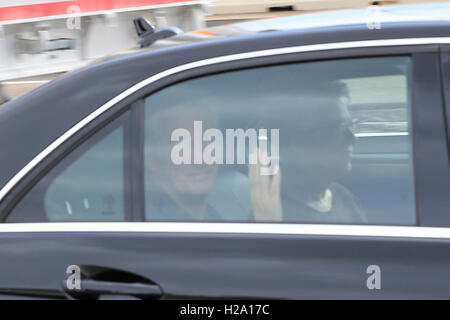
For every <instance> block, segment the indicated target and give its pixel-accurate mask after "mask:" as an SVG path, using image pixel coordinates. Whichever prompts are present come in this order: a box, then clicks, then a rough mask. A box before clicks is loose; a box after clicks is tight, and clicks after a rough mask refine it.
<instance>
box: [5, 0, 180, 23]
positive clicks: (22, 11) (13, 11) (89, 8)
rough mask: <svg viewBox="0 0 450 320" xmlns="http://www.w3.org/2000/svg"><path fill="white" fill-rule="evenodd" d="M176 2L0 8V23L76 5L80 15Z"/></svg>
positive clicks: (81, 1) (123, 0)
mask: <svg viewBox="0 0 450 320" xmlns="http://www.w3.org/2000/svg"><path fill="white" fill-rule="evenodd" d="M176 2H187V1H179V0H73V1H67V2H55V3H44V4H32V5H27V6H17V7H6V8H0V21H11V20H21V19H31V18H39V17H48V16H59V15H64V14H67V8H68V7H69V6H71V5H77V6H78V7H79V8H80V11H81V13H87V12H95V11H104V10H113V9H125V8H134V7H143V6H151V5H160V4H168V3H176Z"/></svg>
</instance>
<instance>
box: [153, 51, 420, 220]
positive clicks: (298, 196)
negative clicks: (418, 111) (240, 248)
mask: <svg viewBox="0 0 450 320" xmlns="http://www.w3.org/2000/svg"><path fill="white" fill-rule="evenodd" d="M410 86H411V81H410V58H409V57H385V58H358V59H343V60H332V61H320V62H310V63H298V64H287V65H279V66H271V67H263V68H254V69H247V70H240V71H233V72H227V73H221V74H216V75H210V76H205V77H201V78H196V79H191V80H188V81H184V82H181V83H178V84H175V85H173V86H170V87H167V88H165V89H163V90H160V91H158V92H156V93H154V94H152V95H150V96H149V97H147V98H146V99H145V152H144V154H145V159H144V164H145V166H144V167H145V197H146V199H145V207H146V208H145V216H146V220H147V221H282V222H292V223H350V224H401V225H413V224H415V223H416V215H415V203H414V183H413V167H412V145H411V126H410V120H409V114H410V108H411V106H410Z"/></svg>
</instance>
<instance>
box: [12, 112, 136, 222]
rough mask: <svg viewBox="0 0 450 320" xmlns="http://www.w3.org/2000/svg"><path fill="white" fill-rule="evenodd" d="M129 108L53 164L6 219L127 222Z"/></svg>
mask: <svg viewBox="0 0 450 320" xmlns="http://www.w3.org/2000/svg"><path fill="white" fill-rule="evenodd" d="M128 113H129V112H127V113H125V114H124V115H122V116H121V117H120V118H118V119H116V120H114V121H113V122H111V123H109V124H108V125H107V126H106V127H104V128H102V129H101V130H100V131H99V132H97V133H95V134H94V135H93V136H91V137H90V138H89V139H88V140H87V141H85V142H83V143H82V144H81V145H80V146H79V147H78V148H76V149H75V150H74V151H72V152H71V153H70V154H69V155H68V156H66V157H65V158H64V159H63V160H62V161H61V162H59V163H58V164H57V165H56V166H55V167H54V168H52V169H51V170H50V171H49V172H48V173H47V174H46V175H45V176H44V177H43V178H42V179H41V180H40V181H39V182H38V183H37V184H36V185H35V186H34V187H33V188H32V189H31V190H30V191H29V192H28V194H27V195H26V196H25V197H24V198H23V199H22V200H21V201H20V202H19V204H18V205H17V206H16V207H15V208H14V209H13V211H12V212H11V213H10V215H9V216H8V217H7V220H6V222H66V221H126V220H127V215H126V214H125V212H126V210H125V188H124V184H125V183H124V182H125V181H124V168H125V159H126V154H125V151H124V150H125V146H124V141H125V139H124V135H125V134H127V133H126V131H127V130H126V123H127V121H129V120H128V119H129V115H128Z"/></svg>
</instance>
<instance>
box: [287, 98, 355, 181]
mask: <svg viewBox="0 0 450 320" xmlns="http://www.w3.org/2000/svg"><path fill="white" fill-rule="evenodd" d="M318 103H323V101H318ZM327 103H328V105H327V106H326V107H323V106H315V105H312V106H311V107H308V108H299V111H300V110H301V111H300V112H298V115H296V118H297V119H299V121H298V123H297V125H295V126H293V127H294V128H293V129H292V130H289V131H291V132H289V133H288V135H289V137H288V139H287V143H286V145H285V146H283V145H280V149H281V151H282V155H281V157H282V158H281V163H282V165H283V164H284V165H283V166H284V167H286V168H288V170H289V172H292V176H291V177H290V178H288V179H289V180H292V181H298V180H302V179H303V180H304V182H308V181H314V179H317V180H330V181H333V180H334V179H337V178H339V177H341V176H342V175H344V174H345V173H347V172H348V171H350V170H351V160H352V152H353V145H354V143H355V136H354V134H353V121H352V119H351V118H350V114H349V112H348V109H347V107H346V106H345V105H344V104H342V103H340V102H339V101H338V100H337V99H333V100H331V99H330V100H329V101H327ZM316 107H317V108H316ZM305 110H307V112H305ZM300 113H301V114H300ZM280 134H282V133H280Z"/></svg>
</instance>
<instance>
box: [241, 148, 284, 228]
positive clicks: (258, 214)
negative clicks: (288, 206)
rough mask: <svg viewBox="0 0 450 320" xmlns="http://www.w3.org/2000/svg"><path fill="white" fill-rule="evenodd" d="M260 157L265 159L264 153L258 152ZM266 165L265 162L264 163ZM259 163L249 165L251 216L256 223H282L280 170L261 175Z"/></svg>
mask: <svg viewBox="0 0 450 320" xmlns="http://www.w3.org/2000/svg"><path fill="white" fill-rule="evenodd" d="M258 155H259V156H261V157H267V154H266V153H262V152H261V153H260V152H258ZM265 163H267V162H265ZM262 167H263V166H262V165H261V161H258V164H250V165H249V167H248V178H249V182H250V194H251V200H252V205H253V214H254V216H255V220H256V221H282V219H283V209H282V206H281V193H280V183H281V170H280V168H277V169H278V170H275V172H277V173H276V174H275V175H272V176H271V175H261V170H260V169H261V168H262Z"/></svg>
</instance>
